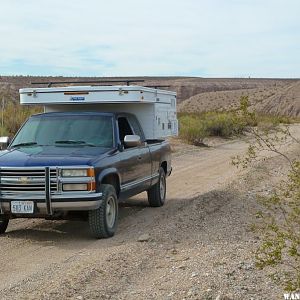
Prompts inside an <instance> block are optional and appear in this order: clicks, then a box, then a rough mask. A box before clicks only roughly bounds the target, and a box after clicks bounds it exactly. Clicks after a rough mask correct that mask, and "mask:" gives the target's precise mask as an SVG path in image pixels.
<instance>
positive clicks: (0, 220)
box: [0, 215, 9, 234]
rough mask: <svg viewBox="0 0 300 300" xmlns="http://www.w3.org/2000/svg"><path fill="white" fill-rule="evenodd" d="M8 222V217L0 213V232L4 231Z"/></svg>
mask: <svg viewBox="0 0 300 300" xmlns="http://www.w3.org/2000/svg"><path fill="white" fill-rule="evenodd" d="M8 223H9V218H8V217H6V216H4V215H0V234H3V233H5V231H6V229H7V226H8Z"/></svg>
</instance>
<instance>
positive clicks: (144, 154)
mask: <svg viewBox="0 0 300 300" xmlns="http://www.w3.org/2000/svg"><path fill="white" fill-rule="evenodd" d="M118 128H119V139H120V142H121V143H122V144H123V145H124V137H125V136H126V135H131V134H136V135H139V136H140V137H141V140H142V144H141V145H140V146H139V147H133V148H126V147H125V148H124V151H123V152H121V153H120V163H121V168H120V170H122V171H121V181H122V182H121V190H122V192H126V194H128V195H129V194H136V193H139V192H142V191H144V190H146V189H148V187H149V186H150V182H151V167H152V166H151V156H150V152H149V147H148V146H147V145H146V143H144V135H143V132H142V131H141V129H140V127H139V124H138V123H137V121H136V120H135V119H134V118H133V117H132V118H131V117H127V116H120V117H118ZM124 146H125V145H124Z"/></svg>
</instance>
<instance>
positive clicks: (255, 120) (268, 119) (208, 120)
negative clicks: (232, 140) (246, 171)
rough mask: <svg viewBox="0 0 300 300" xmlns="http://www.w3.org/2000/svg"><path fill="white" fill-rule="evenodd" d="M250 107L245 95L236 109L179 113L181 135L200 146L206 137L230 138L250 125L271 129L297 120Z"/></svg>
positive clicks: (243, 131) (190, 142) (187, 140)
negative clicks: (257, 110)
mask: <svg viewBox="0 0 300 300" xmlns="http://www.w3.org/2000/svg"><path fill="white" fill-rule="evenodd" d="M248 108H249V99H248V97H247V96H243V97H241V100H240V108H239V110H236V111H222V112H216V111H214V112H205V113H179V114H178V117H179V136H180V138H182V139H183V140H185V141H186V142H188V143H189V144H193V145H196V146H199V145H203V139H204V138H205V137H210V136H219V137H223V138H229V137H232V136H237V135H241V134H243V133H245V131H247V130H248V128H250V127H259V128H260V129H262V130H271V129H274V128H275V127H276V126H278V125H279V124H281V123H284V124H290V123H291V122H294V121H295V120H293V119H291V118H289V117H283V116H273V115H262V114H257V113H252V112H249V109H248Z"/></svg>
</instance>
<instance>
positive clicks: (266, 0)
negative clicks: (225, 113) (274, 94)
mask: <svg viewBox="0 0 300 300" xmlns="http://www.w3.org/2000/svg"><path fill="white" fill-rule="evenodd" d="M0 37H1V42H0V74H2V75H20V74H22V75H66V76H130V75H136V76H139V75H187V76H204V77H248V76H251V77H297V78H299V77H300V1H299V0H244V1H243V0H226V1H225V0H207V1H203V0H181V1H180V0H178V1H176V0H151V1H148V0H126V1H124V0H123V1H122V0H105V1H104V0H98V1H97V0H81V1H77V0H72V1H71V0H70V1H68V0H65V1H61V0H51V1H46V0H44V1H43V0H26V1H24V0H1V4H0Z"/></svg>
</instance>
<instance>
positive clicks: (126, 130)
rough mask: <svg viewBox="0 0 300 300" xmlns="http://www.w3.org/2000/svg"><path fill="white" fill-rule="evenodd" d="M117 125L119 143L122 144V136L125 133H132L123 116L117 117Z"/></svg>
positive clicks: (123, 136)
mask: <svg viewBox="0 0 300 300" xmlns="http://www.w3.org/2000/svg"><path fill="white" fill-rule="evenodd" d="M118 127H119V138H120V141H121V144H122V145H124V138H125V135H132V134H134V133H133V131H132V129H131V126H130V124H129V122H128V120H127V118H125V117H119V118H118Z"/></svg>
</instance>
